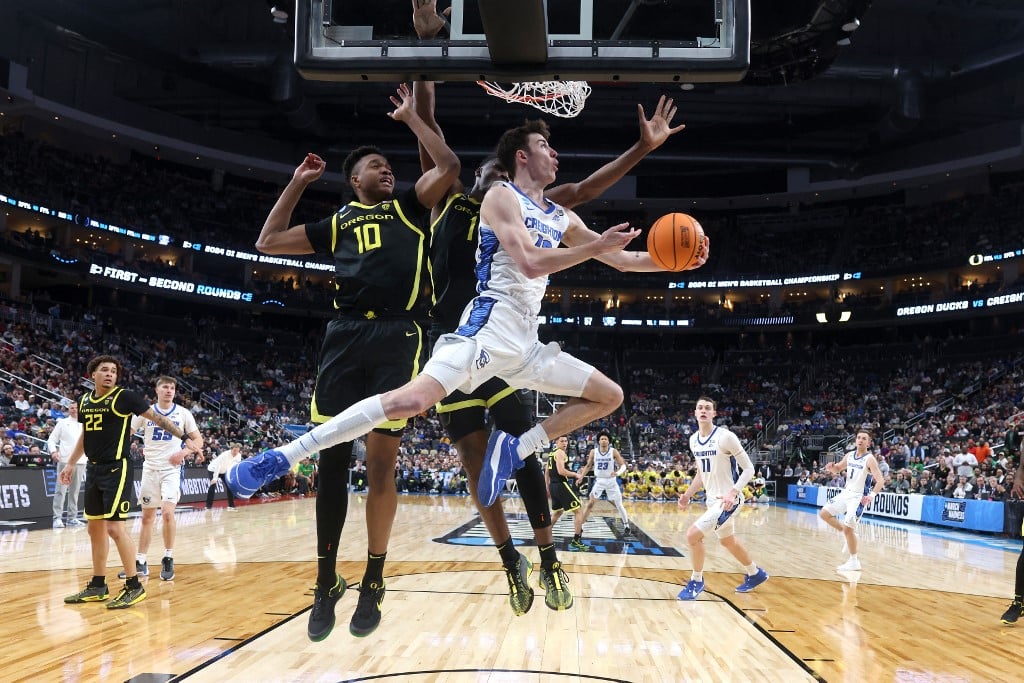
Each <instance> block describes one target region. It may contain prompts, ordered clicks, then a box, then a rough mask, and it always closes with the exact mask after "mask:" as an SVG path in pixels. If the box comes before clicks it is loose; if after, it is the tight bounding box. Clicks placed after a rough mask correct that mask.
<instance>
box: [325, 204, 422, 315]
mask: <svg viewBox="0 0 1024 683" xmlns="http://www.w3.org/2000/svg"><path fill="white" fill-rule="evenodd" d="M429 223H430V211H429V209H427V208H425V207H424V206H422V205H421V204H420V202H419V199H417V197H416V190H415V188H410V189H408V190H406V191H404V192H402V193H401V194H400V195H398V196H397V197H395V198H392V199H388V200H385V201H383V202H380V203H379V204H376V205H374V206H367V205H366V204H360V203H359V202H356V201H352V202H349V203H348V204H346V205H345V206H343V207H341V209H339V210H338V212H337V213H335V214H334V215H333V216H331V217H330V218H325V219H324V220H322V221H318V222H316V223H308V224H306V237H307V238H308V239H309V243H310V244H311V245H312V246H313V250H314V251H315V252H316V253H318V254H325V255H329V256H331V257H333V258H334V279H335V289H336V290H337V291H336V293H335V296H334V308H335V309H338V310H342V311H347V310H354V311H359V312H368V311H373V312H374V313H377V314H389V315H395V314H405V313H406V312H409V311H413V310H414V309H415V308H416V307H417V305H418V304H420V303H421V299H423V298H424V297H425V294H426V291H427V287H426V285H428V284H429V269H430V264H429V263H427V260H426V258H427V255H426V244H427V231H428V229H429V227H428V226H429Z"/></svg>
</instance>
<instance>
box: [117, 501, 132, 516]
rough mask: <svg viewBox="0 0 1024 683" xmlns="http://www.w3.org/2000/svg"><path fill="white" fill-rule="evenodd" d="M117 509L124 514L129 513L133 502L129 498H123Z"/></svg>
mask: <svg viewBox="0 0 1024 683" xmlns="http://www.w3.org/2000/svg"><path fill="white" fill-rule="evenodd" d="M117 509H118V511H119V512H120V513H121V514H122V515H127V514H128V511H129V510H131V509H132V503H131V501H129V500H122V501H121V502H120V503H119V504H118V506H117Z"/></svg>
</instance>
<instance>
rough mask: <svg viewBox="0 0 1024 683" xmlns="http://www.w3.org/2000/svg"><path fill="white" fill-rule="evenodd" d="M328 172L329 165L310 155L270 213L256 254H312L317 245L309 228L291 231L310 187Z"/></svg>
mask: <svg viewBox="0 0 1024 683" xmlns="http://www.w3.org/2000/svg"><path fill="white" fill-rule="evenodd" d="M326 169H327V164H326V163H324V160H323V159H321V158H320V157H318V156H317V155H316V154H313V153H312V152H309V153H308V154H306V158H305V159H303V160H302V163H301V164H299V166H298V167H297V168H296V169H295V172H294V173H292V179H291V181H290V182H289V183H288V186H287V187H285V188H284V192H282V193H281V196H280V197H278V198H277V202H275V203H274V208H272V209H271V210H270V214H269V215H268V216H267V220H266V222H265V223H264V224H263V230H261V231H260V236H259V237H258V238H257V239H256V251H258V252H260V253H261V254H312V253H313V245H312V244H310V243H309V238H308V237H306V226H305V225H296V226H294V227H291V228H289V227H288V225H289V223H291V220H292V212H293V211H295V205H296V204H298V203H299V198H300V197H302V193H303V192H305V190H306V187H307V186H308V185H309V184H310V183H313V182H316V181H317V180H319V179H320V176H322V175H323V174H324V171H325V170H326Z"/></svg>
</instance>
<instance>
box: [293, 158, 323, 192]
mask: <svg viewBox="0 0 1024 683" xmlns="http://www.w3.org/2000/svg"><path fill="white" fill-rule="evenodd" d="M326 168H327V164H326V163H325V162H324V160H323V159H321V158H320V157H318V156H317V155H315V154H313V153H312V152H309V153H308V154H306V158H305V159H303V160H302V163H301V164H299V166H298V168H296V169H295V173H293V174H292V177H293V178H295V180H298V181H301V182H303V183H305V184H306V185H309V184H310V183H312V182H315V181H317V180H319V179H320V176H322V175H323V174H324V170H325V169H326Z"/></svg>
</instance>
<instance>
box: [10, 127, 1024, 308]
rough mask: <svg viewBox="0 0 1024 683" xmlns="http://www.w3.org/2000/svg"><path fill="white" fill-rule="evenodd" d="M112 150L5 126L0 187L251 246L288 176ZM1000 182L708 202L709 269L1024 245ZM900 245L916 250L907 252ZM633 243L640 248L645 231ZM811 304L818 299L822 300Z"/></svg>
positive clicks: (789, 267)
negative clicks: (850, 199) (971, 188)
mask: <svg viewBox="0 0 1024 683" xmlns="http://www.w3.org/2000/svg"><path fill="white" fill-rule="evenodd" d="M115 149H117V150H118V154H119V155H120V158H119V160H118V161H113V160H111V159H109V158H104V157H101V156H95V155H87V154H82V153H75V152H70V151H67V150H64V149H60V148H57V147H54V146H52V145H49V144H47V143H45V142H41V141H39V140H31V139H28V138H26V137H24V136H23V135H22V134H20V133H18V132H9V133H7V134H4V135H0V193H5V194H9V195H12V196H17V197H19V198H22V199H26V200H28V201H31V202H38V203H40V204H41V205H46V206H49V207H51V208H61V209H64V210H69V211H72V212H74V213H77V214H79V215H81V216H89V217H92V218H94V219H98V220H102V221H105V222H108V223H112V224H118V225H122V226H124V227H131V228H135V229H137V230H140V231H143V232H147V233H150V234H167V235H170V236H171V237H172V238H173V239H174V240H176V241H180V240H189V241H192V242H199V243H203V244H207V243H212V244H217V245H220V246H224V247H227V248H234V249H241V250H244V251H247V252H252V251H253V241H254V239H255V235H256V234H257V231H258V228H259V226H261V225H262V224H263V221H264V219H265V217H266V214H267V212H268V211H269V208H270V207H271V206H272V205H273V203H274V201H275V199H276V196H277V193H278V192H279V189H280V188H279V187H277V186H276V185H274V184H272V183H268V182H264V181H256V180H252V179H249V178H244V177H241V176H236V175H232V174H226V173H223V172H219V171H211V170H210V169H201V168H196V167H190V166H185V165H181V164H176V163H171V162H167V161H160V160H158V159H155V158H151V157H147V156H143V155H139V154H137V153H134V152H130V151H128V150H126V149H119V148H115ZM281 182H284V178H282V179H281ZM990 187H991V192H990V193H989V194H985V195H974V196H965V197H960V198H956V199H951V200H948V201H942V202H936V203H932V204H927V205H923V206H907V205H905V204H904V203H902V202H898V201H895V199H894V197H881V198H877V199H875V200H863V201H862V202H861V203H846V204H842V205H822V206H810V207H801V208H800V210H799V211H792V210H789V209H764V210H758V211H749V210H747V211H742V210H735V211H729V212H707V211H706V212H701V216H700V218H701V221H702V222H703V224H704V226H705V228H706V230H707V231H708V233H709V234H711V235H718V236H720V235H730V236H732V235H736V236H739V237H740V239H718V240H716V241H715V247H714V249H712V252H711V260H710V261H709V263H708V264H707V265H706V266H705V268H704V270H703V271H702V272H713V273H716V274H717V276H718V277H719V278H721V277H722V276H725V275H728V276H731V277H735V278H742V277H774V276H786V275H795V274H811V273H818V272H843V271H850V272H853V271H856V272H863V273H864V274H865V276H867V275H868V274H876V275H882V274H890V273H895V272H908V271H913V270H918V271H920V270H922V269H925V268H941V267H950V266H959V265H961V264H963V262H964V260H965V258H966V256H967V255H968V254H972V253H978V252H1000V251H1003V250H1006V249H1015V248H1019V247H1020V245H1021V243H1022V242H1024V226H1022V224H1021V222H1020V221H1019V220H1018V217H1019V216H1020V213H1021V209H1022V208H1024V182H1022V181H1021V180H1020V179H1018V178H1017V176H1016V175H1012V174H1010V175H1006V176H993V178H992V179H991V181H990ZM342 199H343V198H342V197H341V196H339V195H337V194H335V193H331V192H317V191H313V190H311V191H309V192H307V193H306V195H305V196H304V199H303V201H302V202H301V203H300V204H299V206H298V207H297V209H296V214H295V216H294V220H295V222H304V221H306V220H315V219H318V218H322V217H323V216H326V215H329V214H330V213H331V212H332V211H334V210H335V209H336V208H337V206H338V204H339V203H340V201H342ZM583 215H584V217H585V218H586V219H588V220H590V222H591V223H592V225H593V227H594V228H595V229H598V230H600V229H603V228H605V227H608V226H609V225H611V224H613V223H618V222H621V221H623V220H628V221H630V222H631V223H633V224H634V225H639V226H647V225H649V224H650V223H651V221H652V220H653V219H654V218H655V216H651V215H649V214H648V213H647V212H646V211H645V210H644V209H642V208H639V209H636V210H633V211H619V212H616V213H614V214H608V213H607V211H606V210H603V209H600V208H595V209H594V210H593V213H586V212H584V214H583ZM58 224H59V222H58ZM836 235H839V236H841V237H840V239H836V237H835V236H836ZM4 237H5V239H7V240H11V241H13V242H20V244H13V242H12V244H13V246H14V247H26V248H36V249H42V250H47V251H49V250H51V249H53V247H54V244H53V242H54V240H53V235H52V231H51V230H50V229H47V228H46V227H45V226H44V227H43V228H42V229H40V230H36V231H33V232H31V233H28V234H23V235H18V236H16V235H14V234H11V235H5V236H4ZM751 244H756V248H753V249H752V248H750V245H751ZM902 245H914V248H913V249H903V248H900V247H901V246H902ZM637 248H642V245H641V244H640V243H639V242H638V244H637ZM59 250H60V252H61V254H62V258H79V259H80V260H84V259H88V260H90V261H95V262H100V263H101V265H114V266H119V267H123V266H126V265H129V264H130V266H131V267H132V268H133V269H135V270H141V271H143V272H147V273H152V274H165V275H174V274H177V275H183V274H184V272H183V268H188V269H189V272H190V273H191V274H193V275H199V276H201V277H202V278H203V279H204V280H205V281H208V282H210V283H211V284H218V285H221V286H226V287H233V288H236V289H245V290H253V289H254V290H255V291H256V292H258V293H260V294H266V295H269V296H276V297H281V298H285V297H292V296H294V297H296V298H297V299H299V300H300V301H305V302H306V303H310V304H319V303H322V302H324V301H326V300H327V298H328V297H329V296H330V294H331V288H330V285H329V282H328V278H327V277H325V276H324V275H323V274H322V273H302V274H297V273H286V274H271V273H267V272H260V271H257V272H256V273H255V274H253V272H252V271H249V270H247V269H246V268H245V267H244V264H242V263H238V264H234V265H235V266H236V267H231V268H225V267H224V264H223V263H222V261H223V259H220V260H219V261H218V262H217V264H216V265H214V264H213V263H207V262H204V261H202V260H198V261H195V262H191V261H189V262H187V263H185V262H184V261H183V259H180V258H179V259H178V260H177V261H175V260H173V259H170V258H159V257H157V256H154V255H146V254H144V253H141V252H140V251H139V250H137V249H118V246H117V245H116V244H110V243H107V244H103V245H99V244H93V245H87V244H81V243H79V244H66V243H65V244H62V245H60V248H59ZM125 252H128V253H125ZM794 254H799V258H798V259H794V258H793V255H794ZM794 268H795V269H797V270H798V271H799V273H797V272H794V270H793V269H794ZM618 282H621V283H623V284H625V283H628V284H629V285H630V286H632V287H635V288H642V287H647V286H650V287H657V288H663V286H664V275H663V274H657V273H655V274H642V273H620V272H618V271H615V270H614V269H610V268H607V267H606V266H603V265H602V264H599V263H594V262H587V263H584V264H581V265H580V266H578V267H575V268H572V269H569V270H567V271H565V272H562V273H556V274H555V275H553V277H552V283H553V284H555V285H559V286H573V285H587V284H590V285H602V286H607V285H608V284H609V283H611V284H613V285H614V284H616V283H618ZM300 283H301V286H300ZM1022 286H1024V282H1017V283H1013V282H1005V283H1004V282H996V281H989V280H986V281H981V282H974V283H967V284H965V285H964V287H965V288H967V287H969V288H973V291H972V293H975V294H984V293H986V292H994V291H1000V290H1005V291H1018V290H1019V289H1020V288H1021V287H1022ZM836 296H838V294H837V295H836ZM928 296H929V294H928V293H924V294H921V293H919V292H901V293H898V294H896V299H897V301H899V302H901V303H911V304H912V303H917V302H918V300H920V299H922V298H927V297H928ZM581 303H582V302H581ZM880 303H881V301H880V300H879V299H878V298H876V297H875V296H874V295H857V296H847V297H846V299H845V300H843V301H842V304H843V306H844V308H851V307H869V308H870V307H874V306H877V305H879V304H880ZM568 304H569V302H564V301H561V302H557V303H553V302H549V304H548V305H547V306H546V307H545V312H546V313H553V312H562V313H565V312H566V310H567V308H566V306H567V305H568ZM722 304H724V302H722ZM806 305H807V302H803V301H801V300H799V299H786V300H783V301H772V300H770V299H767V300H764V301H758V300H754V301H745V302H744V301H739V302H730V304H729V305H728V306H724V305H719V306H708V305H707V304H705V303H699V302H687V300H685V299H680V298H677V297H673V298H667V299H666V300H665V301H663V302H651V301H645V300H644V301H630V302H628V303H623V305H622V306H621V307H618V306H616V314H618V315H621V316H636V317H645V316H660V315H663V314H665V313H666V312H667V311H672V312H673V314H674V315H690V316H712V317H719V316H729V315H767V314H776V315H777V314H792V313H796V312H799V311H801V310H802V309H803V308H804V307H805V306H806ZM812 305H813V306H815V307H820V302H816V303H814V304H812ZM605 306H606V304H604V303H603V302H598V301H596V300H595V301H593V302H589V303H582V305H581V306H573V307H572V310H573V312H582V311H586V312H587V313H589V314H595V313H600V311H601V310H603V308H604V307H605Z"/></svg>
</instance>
